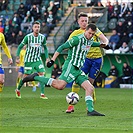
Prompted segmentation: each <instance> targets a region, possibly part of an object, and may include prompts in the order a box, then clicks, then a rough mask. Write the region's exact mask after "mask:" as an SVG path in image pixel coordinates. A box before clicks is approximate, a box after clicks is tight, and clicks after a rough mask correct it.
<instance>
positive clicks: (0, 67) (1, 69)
mask: <svg viewBox="0 0 133 133" xmlns="http://www.w3.org/2000/svg"><path fill="white" fill-rule="evenodd" d="M0 74H4V69H3V68H2V65H1V64H0Z"/></svg>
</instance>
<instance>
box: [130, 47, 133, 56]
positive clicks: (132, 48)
mask: <svg viewBox="0 0 133 133" xmlns="http://www.w3.org/2000/svg"><path fill="white" fill-rule="evenodd" d="M130 53H132V54H133V45H131V48H130Z"/></svg>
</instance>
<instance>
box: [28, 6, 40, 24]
mask: <svg viewBox="0 0 133 133" xmlns="http://www.w3.org/2000/svg"><path fill="white" fill-rule="evenodd" d="M30 13H31V16H32V17H33V18H34V21H36V20H38V19H39V18H40V17H41V12H40V10H39V7H38V6H37V5H35V4H34V5H33V6H32V7H31V9H30Z"/></svg>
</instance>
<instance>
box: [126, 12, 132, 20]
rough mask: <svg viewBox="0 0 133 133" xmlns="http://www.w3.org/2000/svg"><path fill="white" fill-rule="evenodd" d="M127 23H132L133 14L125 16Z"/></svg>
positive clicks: (128, 13) (129, 13)
mask: <svg viewBox="0 0 133 133" xmlns="http://www.w3.org/2000/svg"><path fill="white" fill-rule="evenodd" d="M125 20H126V22H129V21H132V12H130V11H128V12H127V14H126V15H125Z"/></svg>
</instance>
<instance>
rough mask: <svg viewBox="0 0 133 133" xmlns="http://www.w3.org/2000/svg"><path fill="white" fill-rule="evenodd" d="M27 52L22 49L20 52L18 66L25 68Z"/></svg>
mask: <svg viewBox="0 0 133 133" xmlns="http://www.w3.org/2000/svg"><path fill="white" fill-rule="evenodd" d="M25 53H26V50H25V49H22V50H21V52H20V63H19V64H17V66H21V67H24V57H25Z"/></svg>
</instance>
